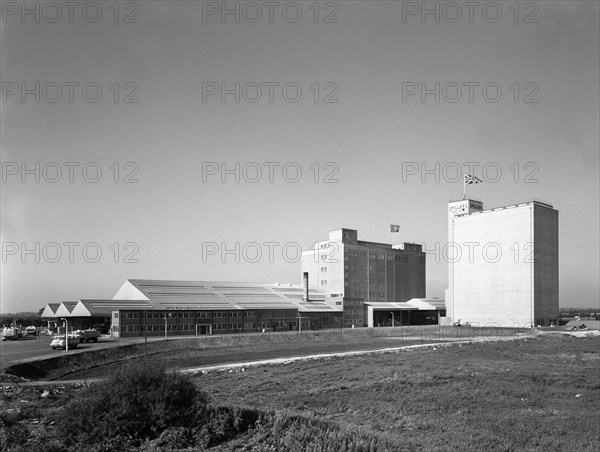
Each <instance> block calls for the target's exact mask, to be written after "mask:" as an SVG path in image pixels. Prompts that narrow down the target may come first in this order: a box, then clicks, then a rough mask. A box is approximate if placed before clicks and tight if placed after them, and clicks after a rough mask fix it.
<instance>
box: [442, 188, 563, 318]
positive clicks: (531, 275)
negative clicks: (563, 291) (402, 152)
mask: <svg viewBox="0 0 600 452" xmlns="http://www.w3.org/2000/svg"><path fill="white" fill-rule="evenodd" d="M445 257H446V259H447V261H448V291H447V293H446V297H445V299H446V306H447V318H446V319H445V321H446V322H448V323H450V322H454V323H465V322H468V323H471V324H473V325H480V326H483V325H487V324H494V325H499V326H507V327H509V326H517V325H518V326H526V325H532V326H536V325H550V324H551V323H552V322H555V324H558V323H557V321H558V317H559V309H558V211H557V210H555V209H554V208H553V207H552V206H551V205H549V204H546V203H542V202H538V201H532V202H527V203H522V204H516V205H511V206H505V207H499V208H495V209H491V210H483V203H482V202H481V201H478V200H474V199H463V200H459V201H452V202H450V203H449V204H448V246H447V253H446V255H445Z"/></svg>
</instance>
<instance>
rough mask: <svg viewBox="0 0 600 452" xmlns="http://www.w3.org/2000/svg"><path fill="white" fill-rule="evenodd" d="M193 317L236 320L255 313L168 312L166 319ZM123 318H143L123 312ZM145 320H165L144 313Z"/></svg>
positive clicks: (160, 314) (152, 314)
mask: <svg viewBox="0 0 600 452" xmlns="http://www.w3.org/2000/svg"><path fill="white" fill-rule="evenodd" d="M194 316H195V317H199V318H201V319H205V318H206V319H210V318H211V317H216V318H229V317H232V318H237V317H256V311H227V312H214V313H211V312H210V311H209V312H196V313H194V312H169V313H168V318H170V319H174V318H180V319H186V318H191V319H193V318H194ZM113 317H114V318H116V319H118V318H119V313H118V312H114V313H113ZM123 318H124V319H139V318H142V319H143V318H144V315H143V313H140V312H124V313H123ZM146 318H147V319H164V318H165V313H164V312H147V313H146Z"/></svg>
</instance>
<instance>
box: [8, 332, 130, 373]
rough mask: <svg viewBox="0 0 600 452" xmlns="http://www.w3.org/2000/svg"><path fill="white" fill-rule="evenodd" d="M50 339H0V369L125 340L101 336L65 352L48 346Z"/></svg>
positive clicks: (32, 337)
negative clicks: (30, 360) (96, 340)
mask: <svg viewBox="0 0 600 452" xmlns="http://www.w3.org/2000/svg"><path fill="white" fill-rule="evenodd" d="M51 341H52V336H27V337H23V338H21V339H16V340H6V341H2V345H0V371H1V370H3V369H5V368H7V367H8V366H10V365H12V364H15V363H16V362H18V361H22V360H29V359H39V358H51V357H53V356H59V355H61V354H64V353H81V352H83V351H86V350H91V349H96V350H97V349H101V348H107V347H115V346H117V345H123V343H124V342H125V341H124V340H120V341H115V340H114V339H113V338H111V337H106V338H105V337H102V338H100V342H97V343H93V342H88V343H84V344H78V345H77V348H75V349H69V351H68V352H65V350H63V349H56V350H53V349H52V347H50V342H51Z"/></svg>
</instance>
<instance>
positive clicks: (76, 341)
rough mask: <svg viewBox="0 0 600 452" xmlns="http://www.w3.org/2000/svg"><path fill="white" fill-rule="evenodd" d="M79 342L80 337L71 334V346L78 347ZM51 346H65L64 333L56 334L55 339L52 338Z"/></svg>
mask: <svg viewBox="0 0 600 452" xmlns="http://www.w3.org/2000/svg"><path fill="white" fill-rule="evenodd" d="M77 344H79V339H78V338H76V337H73V336H72V335H70V334H69V348H77ZM50 347H52V348H53V349H54V350H56V349H57V348H65V336H64V334H61V335H60V336H54V339H52V342H50Z"/></svg>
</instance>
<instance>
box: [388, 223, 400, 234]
mask: <svg viewBox="0 0 600 452" xmlns="http://www.w3.org/2000/svg"><path fill="white" fill-rule="evenodd" d="M390 232H400V225H399V224H390Z"/></svg>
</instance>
